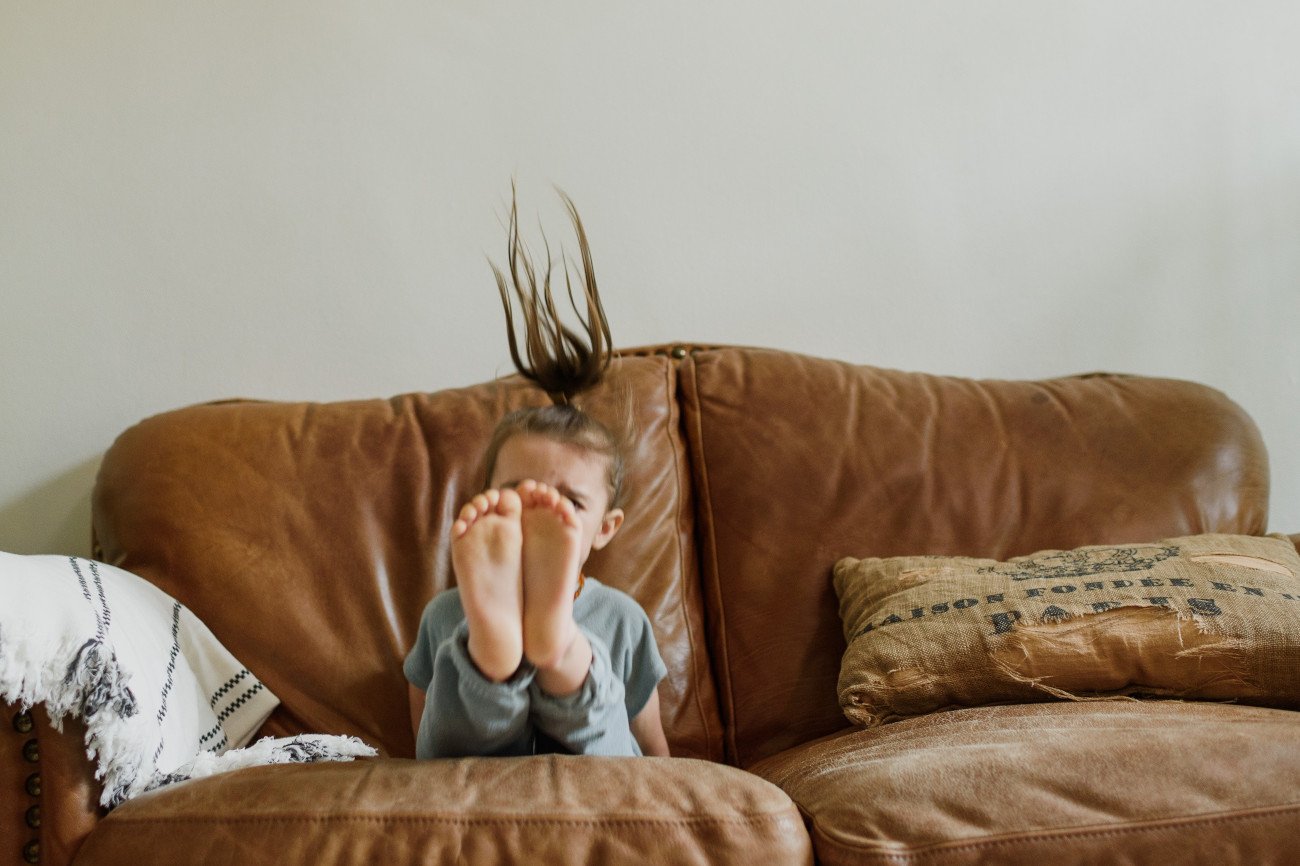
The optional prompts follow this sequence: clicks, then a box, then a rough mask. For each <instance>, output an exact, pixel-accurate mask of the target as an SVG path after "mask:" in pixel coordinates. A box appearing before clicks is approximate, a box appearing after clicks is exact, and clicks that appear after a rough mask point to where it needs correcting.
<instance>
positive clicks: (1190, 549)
mask: <svg viewBox="0 0 1300 866" xmlns="http://www.w3.org/2000/svg"><path fill="white" fill-rule="evenodd" d="M835 591H836V593H837V594H838V595H839V599H840V618H841V620H842V621H843V624H844V637H845V640H846V641H847V642H848V648H847V649H846V650H845V653H844V659H843V661H842V663H841V666H840V680H839V697H840V706H841V707H842V708H843V710H844V714H845V715H846V716H847V717H848V718H849V721H851V722H854V723H856V724H861V725H867V726H872V725H878V724H881V723H883V722H889V721H893V720H895V719H899V718H904V717H907V716H915V715H920V714H923V713H928V712H932V711H934V710H940V709H946V708H953V707H970V706H980V705H983V704H992V703H1024V702H1031V701H1041V700H1046V699H1050V698H1051V697H1058V698H1067V699H1073V700H1086V699H1097V698H1116V697H1122V696H1134V695H1156V696H1168V697H1180V698H1204V699H1210V700H1236V701H1242V702H1244V703H1251V704H1260V705H1264V706H1277V707H1295V708H1300V556H1297V555H1296V549H1295V547H1294V545H1293V544H1292V543H1291V542H1290V541H1288V540H1287V539H1286V537H1285V536H1273V537H1266V538H1257V537H1248V536H1234V535H1196V536H1188V537H1185V538H1169V539H1165V540H1163V541H1157V542H1154V543H1152V544H1130V545H1123V546H1096V547H1081V548H1078V549H1076V550H1068V551H1056V550H1052V551H1043V552H1040V553H1035V554H1033V555H1031V556H1021V557H1017V558H1014V559H1011V560H1009V561H1007V562H997V561H995V560H991V559H969V558H965V557H936V556H905V557H896V558H891V559H853V558H846V559H843V560H841V561H840V562H838V563H837V564H836V566H835Z"/></svg>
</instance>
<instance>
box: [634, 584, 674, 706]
mask: <svg viewBox="0 0 1300 866" xmlns="http://www.w3.org/2000/svg"><path fill="white" fill-rule="evenodd" d="M632 607H633V609H634V610H633V612H632V614H631V616H630V619H631V622H630V623H629V626H630V627H629V629H628V646H627V652H628V655H629V656H630V658H629V659H628V665H627V667H626V669H625V675H624V683H623V693H624V694H623V699H624V702H625V703H626V704H627V717H628V720H629V721H631V720H632V719H634V718H636V715H637V713H639V712H641V710H643V709H645V705H646V702H647V701H649V700H650V695H652V694H653V693H654V690H655V687H656V686H658V685H659V681H660V680H661V679H663V678H664V676H666V675H667V673H668V666H667V665H665V664H664V660H663V659H662V658H660V656H659V645H658V644H656V643H655V633H654V629H653V628H651V627H650V618H649V617H648V616H646V613H645V611H644V610H643V609H642V608H641V606H640V605H638V604H636V603H635V602H633V603H632Z"/></svg>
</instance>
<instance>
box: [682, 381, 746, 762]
mask: <svg viewBox="0 0 1300 866" xmlns="http://www.w3.org/2000/svg"><path fill="white" fill-rule="evenodd" d="M691 381H692V386H693V387H692V389H691V391H692V398H693V402H694V404H695V418H694V422H695V423H694V425H693V427H694V432H695V443H694V447H693V448H692V449H691V453H692V456H693V457H694V458H695V462H696V466H697V468H698V470H699V471H698V473H697V474H696V478H697V484H696V486H697V488H698V490H699V494H700V509H703V510H706V511H707V512H708V517H709V519H708V520H707V521H705V522H704V523H703V525H702V527H701V528H702V529H703V530H704V532H705V533H706V534H707V537H708V538H707V540H708V544H707V545H706V546H707V551H705V553H706V555H707V556H708V560H709V566H710V569H711V571H712V574H711V575H709V576H708V578H709V579H707V580H706V584H708V586H707V588H708V590H709V592H708V595H709V604H710V605H711V607H712V609H713V610H714V611H715V612H716V616H717V623H718V628H717V633H716V638H717V641H718V650H719V652H718V653H717V654H716V656H717V658H716V660H715V661H716V663H717V665H718V668H715V671H714V675H715V677H716V676H717V675H718V674H719V673H721V676H720V677H718V680H719V681H718V683H717V690H718V693H719V696H720V697H721V698H722V703H723V706H724V707H725V708H726V716H727V717H726V719H725V720H723V748H724V750H725V752H727V753H729V757H730V758H731V760H732V761H734V762H736V763H737V764H739V762H740V755H739V748H738V746H737V742H736V697H735V690H734V684H733V683H732V679H731V657H730V650H729V648H728V646H727V617H726V611H725V609H724V606H723V600H722V577H721V574H720V573H719V571H718V535H717V531H716V528H715V526H714V514H713V494H712V490H711V488H710V486H709V471H708V460H707V459H706V457H705V454H704V407H703V401H702V400H701V398H700V365H699V363H698V362H697V361H696V360H695V359H694V358H693V357H692V359H691ZM697 510H699V509H697ZM713 656H714V653H712V652H710V657H713Z"/></svg>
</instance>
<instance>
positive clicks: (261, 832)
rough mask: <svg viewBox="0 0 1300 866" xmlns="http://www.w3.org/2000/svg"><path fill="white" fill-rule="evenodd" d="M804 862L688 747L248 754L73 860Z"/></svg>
mask: <svg viewBox="0 0 1300 866" xmlns="http://www.w3.org/2000/svg"><path fill="white" fill-rule="evenodd" d="M760 859H761V861H762V862H763V863H764V866H776V864H786V863H790V864H810V863H811V862H812V848H811V843H810V841H809V839H808V835H807V831H806V830H805V828H804V825H803V823H802V821H801V820H800V817H799V813H798V810H797V809H796V808H795V806H794V804H793V803H792V802H791V801H790V799H789V797H787V796H786V795H785V794H784V793H783V792H782V791H781V790H780V789H778V788H777V787H775V786H774V785H772V784H771V783H769V782H766V781H764V780H762V779H760V778H758V777H757V776H754V775H751V774H749V773H746V772H744V771H743V770H738V769H735V768H734V767H727V766H723V765H720V764H713V763H709V762H706V761H701V760H694V759H675V758H595V757H583V758H578V757H572V756H560V755H543V756H535V757H528V758H467V759H461V760H454V761H411V760H399V759H380V760H363V761H357V762H355V763H350V764H308V765H280V766H270V767H253V768H249V769H246V770H240V771H237V772H233V773H228V774H225V775H221V776H213V777H209V778H206V779H199V780H195V781H191V782H182V783H180V784H177V785H174V786H171V787H168V788H164V789H161V790H159V791H156V792H153V793H150V794H146V795H144V796H141V797H138V798H136V799H134V800H131V801H129V802H127V803H126V804H124V805H123V806H121V807H119V808H118V809H116V810H115V811H113V812H111V813H110V814H109V815H108V817H107V818H105V819H104V820H103V821H102V822H100V824H99V826H98V827H96V829H95V832H94V833H93V834H91V836H90V837H89V838H88V839H87V840H86V843H85V845H84V846H83V847H82V848H81V850H80V851H79V852H78V855H77V860H76V863H78V864H98V863H131V864H133V866H144V864H151V863H167V864H174V863H204V864H220V863H231V864H241V866H244V864H263V863H265V864H311V866H328V864H335V863H348V864H352V863H451V862H454V863H464V864H477V863H482V864H500V863H547V864H551V863H556V864H559V863H624V862H638V861H648V862H654V863H692V864H694V863H700V864H703V863H744V864H747V866H750V864H752V863H754V862H756V861H759V860H760Z"/></svg>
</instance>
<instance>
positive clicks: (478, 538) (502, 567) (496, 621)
mask: <svg viewBox="0 0 1300 866" xmlns="http://www.w3.org/2000/svg"><path fill="white" fill-rule="evenodd" d="M520 510H521V508H520V501H519V494H517V493H515V492H514V491H513V490H488V491H486V492H484V493H480V494H478V495H477V496H475V497H474V498H473V499H471V500H470V501H469V502H468V503H466V505H465V507H464V508H462V509H461V510H460V517H459V519H457V520H456V522H455V523H454V524H452V527H451V538H452V542H451V561H452V565H453V566H454V567H455V569H456V584H457V585H458V586H459V587H460V600H461V604H462V605H463V606H464V608H465V619H466V620H467V621H468V622H469V655H470V658H471V659H473V660H474V664H475V665H477V666H478V669H479V672H480V673H482V674H483V676H484V677H486V678H487V679H489V680H491V681H493V682H503V681H505V680H508V679H509V678H510V677H511V676H512V675H513V674H514V672H515V671H516V670H518V669H519V663H520V662H521V661H522V659H523V631H522V621H523V620H522V617H523V596H522V591H523V590H522V583H521V576H522V575H521V572H520V562H521V560H520V550H521V542H522V531H521V529H520V523H519V515H520Z"/></svg>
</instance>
